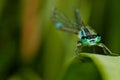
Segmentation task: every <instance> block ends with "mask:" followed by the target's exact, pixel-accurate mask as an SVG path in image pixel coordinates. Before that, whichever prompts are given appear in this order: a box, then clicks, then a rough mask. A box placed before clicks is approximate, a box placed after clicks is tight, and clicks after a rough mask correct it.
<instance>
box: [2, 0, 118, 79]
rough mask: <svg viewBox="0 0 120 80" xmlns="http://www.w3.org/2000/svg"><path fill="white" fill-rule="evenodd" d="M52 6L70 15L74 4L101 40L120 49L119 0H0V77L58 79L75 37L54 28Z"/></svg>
mask: <svg viewBox="0 0 120 80" xmlns="http://www.w3.org/2000/svg"><path fill="white" fill-rule="evenodd" d="M54 6H57V7H58V8H59V9H60V10H62V11H63V12H64V13H65V14H66V15H68V16H69V17H71V19H73V6H75V7H77V8H78V9H79V10H80V12H81V15H82V19H83V21H84V22H85V23H86V24H88V25H90V26H92V28H94V29H95V30H96V32H97V33H99V34H101V35H102V37H103V40H102V42H103V43H105V44H106V45H107V46H108V47H109V48H110V50H112V51H113V52H115V53H119V52H120V42H119V39H120V35H119V34H120V22H119V21H120V1H119V0H0V80H62V79H61V76H62V75H63V73H64V71H63V68H64V64H66V62H67V61H69V60H70V59H72V58H73V56H74V50H75V46H76V42H77V39H78V38H77V36H76V35H74V34H71V33H66V32H62V31H59V30H56V29H55V27H54V24H53V23H52V22H51V20H50V12H51V9H52V8H53V7H54Z"/></svg>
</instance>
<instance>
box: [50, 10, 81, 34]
mask: <svg viewBox="0 0 120 80" xmlns="http://www.w3.org/2000/svg"><path fill="white" fill-rule="evenodd" d="M51 20H52V21H53V22H54V23H55V25H56V28H58V29H60V30H63V31H68V32H72V33H75V34H77V33H78V31H79V29H78V27H77V23H76V22H74V21H72V20H70V19H69V18H68V17H67V16H65V15H64V14H63V13H62V12H61V11H59V10H58V9H57V8H53V10H52V14H51Z"/></svg>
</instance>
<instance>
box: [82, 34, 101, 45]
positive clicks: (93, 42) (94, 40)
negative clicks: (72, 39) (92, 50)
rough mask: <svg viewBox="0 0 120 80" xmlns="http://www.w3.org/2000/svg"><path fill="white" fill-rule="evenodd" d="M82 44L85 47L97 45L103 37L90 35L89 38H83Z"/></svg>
mask: <svg viewBox="0 0 120 80" xmlns="http://www.w3.org/2000/svg"><path fill="white" fill-rule="evenodd" d="M80 41H81V43H82V44H84V45H96V44H97V43H98V42H100V41H101V36H99V35H97V34H96V35H89V36H82V38H81V40H80Z"/></svg>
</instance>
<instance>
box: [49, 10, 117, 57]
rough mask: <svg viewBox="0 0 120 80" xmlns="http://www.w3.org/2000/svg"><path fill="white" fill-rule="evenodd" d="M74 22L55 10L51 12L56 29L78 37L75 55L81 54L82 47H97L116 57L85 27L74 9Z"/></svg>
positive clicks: (94, 33)
mask: <svg viewBox="0 0 120 80" xmlns="http://www.w3.org/2000/svg"><path fill="white" fill-rule="evenodd" d="M74 15H75V20H76V21H72V20H71V19H69V18H68V17H67V16H66V15H64V14H63V13H62V12H61V11H59V10H58V9H57V8H54V9H53V10H52V14H51V19H52V21H53V22H54V23H55V26H56V28H57V29H60V30H62V31H67V32H71V33H74V34H77V35H78V36H79V41H78V43H77V46H76V47H77V49H76V51H75V52H76V54H77V55H78V54H79V53H80V52H81V49H82V48H83V47H84V46H94V45H96V46H99V47H101V48H102V49H103V51H104V53H105V54H108V55H114V56H117V55H118V54H113V53H112V52H111V51H110V50H109V49H108V48H107V47H106V46H105V45H104V44H103V43H101V42H100V41H101V36H100V35H98V34H97V33H96V32H95V31H94V30H93V29H92V28H90V27H89V26H86V25H85V24H84V23H83V21H82V19H81V16H80V13H79V10H78V9H74Z"/></svg>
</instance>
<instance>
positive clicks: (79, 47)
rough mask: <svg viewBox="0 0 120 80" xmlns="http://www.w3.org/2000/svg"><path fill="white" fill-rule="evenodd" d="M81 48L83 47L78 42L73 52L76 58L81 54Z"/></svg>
mask: <svg viewBox="0 0 120 80" xmlns="http://www.w3.org/2000/svg"><path fill="white" fill-rule="evenodd" d="M82 47H84V45H82V44H81V43H80V42H78V43H77V45H76V50H75V55H76V56H78V55H79V54H80V53H81V52H82Z"/></svg>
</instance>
